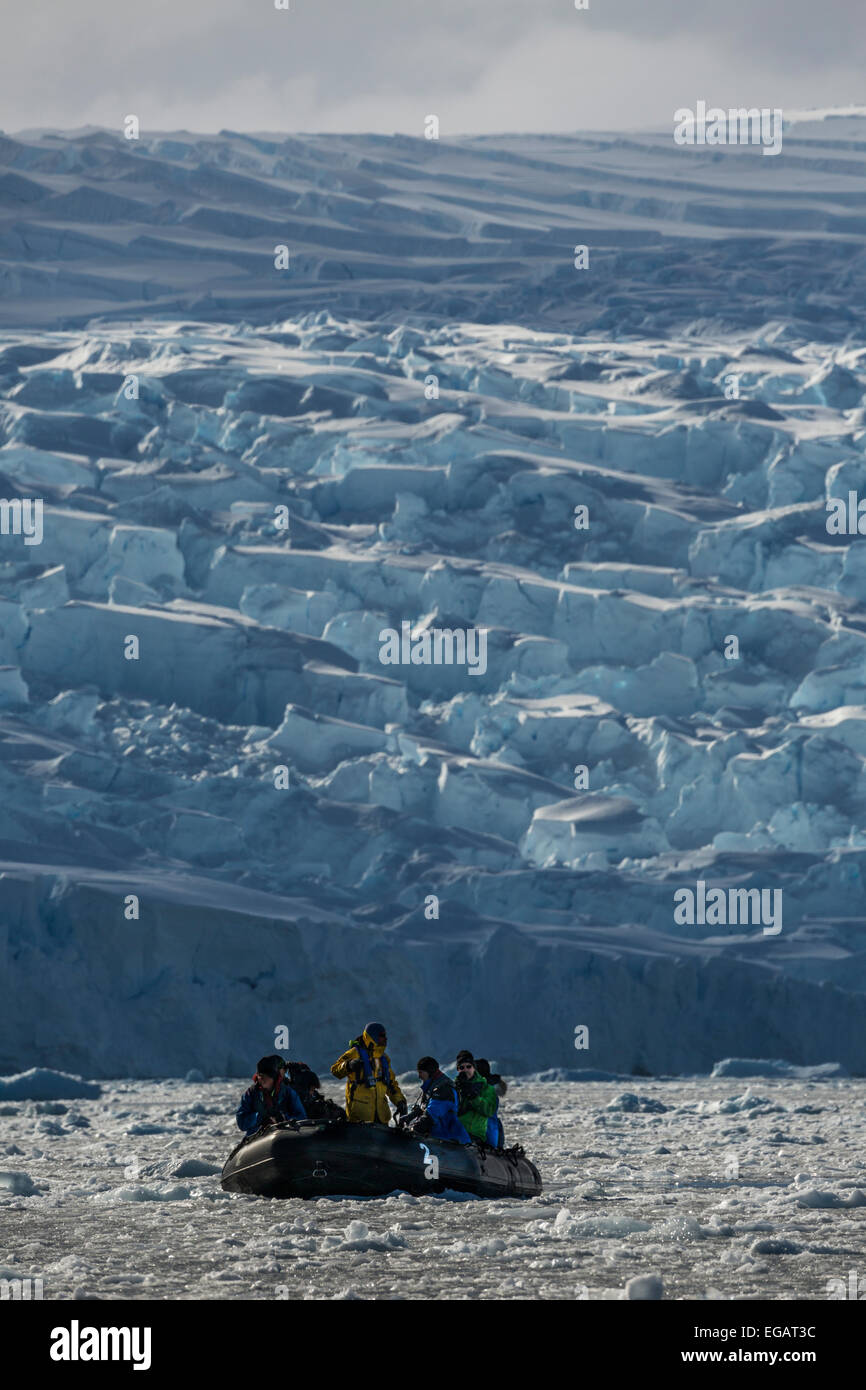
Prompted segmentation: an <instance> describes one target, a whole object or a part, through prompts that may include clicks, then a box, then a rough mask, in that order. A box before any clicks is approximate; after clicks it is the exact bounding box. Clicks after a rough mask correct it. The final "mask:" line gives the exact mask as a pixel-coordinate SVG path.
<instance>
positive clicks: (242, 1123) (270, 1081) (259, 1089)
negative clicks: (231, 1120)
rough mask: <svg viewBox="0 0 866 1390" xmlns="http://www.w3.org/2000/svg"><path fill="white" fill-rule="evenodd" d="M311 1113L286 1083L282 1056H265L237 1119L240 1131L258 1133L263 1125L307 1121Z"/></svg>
mask: <svg viewBox="0 0 866 1390" xmlns="http://www.w3.org/2000/svg"><path fill="white" fill-rule="evenodd" d="M306 1117H307V1112H306V1110H305V1109H304V1107H303V1105H302V1104H301V1101H300V1100H299V1098H298V1094H297V1092H296V1091H295V1090H293V1089H292V1087H291V1086H290V1085H289V1083H288V1081H287V1080H286V1064H285V1062H284V1061H283V1059H282V1057H277V1056H272V1057H263V1058H262V1060H261V1061H260V1062H259V1065H258V1067H257V1068H256V1074H255V1076H254V1077H253V1084H252V1086H250V1087H248V1088H247V1090H246V1091H244V1093H243V1095H242V1096H241V1103H240V1105H239V1106H238V1108H237V1114H236V1116H235V1118H236V1120H237V1122H238V1129H242V1130H243V1131H244V1133H245V1134H254V1133H255V1131H256V1130H257V1129H259V1128H260V1127H261V1126H262V1125H266V1124H270V1123H275V1124H278V1123H279V1122H280V1121H281V1120H304V1119H306Z"/></svg>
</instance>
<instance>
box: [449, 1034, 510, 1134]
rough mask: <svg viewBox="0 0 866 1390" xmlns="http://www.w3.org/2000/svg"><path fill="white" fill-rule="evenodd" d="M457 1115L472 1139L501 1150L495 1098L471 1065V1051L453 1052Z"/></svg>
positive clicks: (474, 1066) (492, 1091)
mask: <svg viewBox="0 0 866 1390" xmlns="http://www.w3.org/2000/svg"><path fill="white" fill-rule="evenodd" d="M456 1086H457V1096H458V1111H457V1113H458V1116H459V1118H460V1123H461V1124H462V1125H463V1128H464V1129H465V1130H467V1131H468V1133H469V1134H471V1136H472V1138H473V1139H477V1140H479V1141H480V1142H481V1143H482V1144H489V1145H490V1146H491V1148H494V1149H501V1148H502V1146H503V1143H504V1140H505V1133H504V1131H503V1128H502V1124H501V1122H500V1120H499V1119H498V1117H497V1114H496V1111H497V1110H498V1108H499V1097H498V1095H497V1094H496V1091H495V1090H494V1089H493V1087H492V1086H491V1084H490V1082H489V1081H486V1080H485V1079H484V1077H483V1076H482V1075H481V1073H480V1072H479V1071H478V1069H477V1068H476V1065H475V1058H474V1057H473V1056H472V1053H471V1052H469V1051H467V1050H465V1049H464V1051H462V1052H458V1053H457V1081H456Z"/></svg>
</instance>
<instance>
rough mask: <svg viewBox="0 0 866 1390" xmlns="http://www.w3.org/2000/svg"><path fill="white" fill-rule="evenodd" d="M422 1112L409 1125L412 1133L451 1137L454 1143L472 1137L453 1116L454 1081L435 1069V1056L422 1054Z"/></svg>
mask: <svg viewBox="0 0 866 1390" xmlns="http://www.w3.org/2000/svg"><path fill="white" fill-rule="evenodd" d="M418 1080H419V1081H420V1082H421V1094H422V1096H423V1100H422V1106H423V1114H422V1115H421V1116H420V1117H419V1118H418V1119H417V1120H416V1121H415V1123H414V1125H413V1126H412V1132H413V1133H414V1134H420V1135H429V1136H430V1138H431V1139H453V1140H455V1141H456V1143H458V1144H471V1143H472V1140H471V1139H470V1137H469V1135H468V1134H467V1133H466V1130H465V1129H464V1128H463V1126H462V1124H461V1123H460V1121H459V1120H458V1118H457V1090H456V1088H455V1086H454V1082H453V1081H452V1080H451V1079H450V1077H447V1076H446V1075H445V1073H444V1072H442V1071H440V1070H439V1063H438V1062H437V1061H436V1058H435V1057H422V1058H421V1060H420V1062H419V1063H418Z"/></svg>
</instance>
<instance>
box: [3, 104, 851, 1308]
mask: <svg viewBox="0 0 866 1390" xmlns="http://www.w3.org/2000/svg"><path fill="white" fill-rule="evenodd" d="M863 134H864V123H863V121H862V120H858V119H857V118H856V117H854V116H850V117H846V118H844V119H840V120H833V121H826V120H816V121H815V122H813V123H812V124H809V123H808V122H802V123H801V122H798V123H797V124H796V125H795V126H794V127H793V129H792V130H790V131H788V132H786V139H785V152H784V156H783V157H782V158H780V159H778V160H772V161H768V160H765V159H762V158H761V157H760V150H757V149H756V150H751V149H748V148H742V149H739V148H735V149H730V150H725V151H713V152H710V151H704V152H699V151H683V150H679V149H678V148H677V147H675V146H674V145H673V143H672V142H671V141H670V140H667V141H665V140H663V139H662V138H661V137H660V136H650V135H648V136H646V137H634V138H631V137H628V138H627V137H620V136H617V137H607V136H593V137H592V138H589V139H580V138H578V137H574V138H572V137H564V136H553V137H505V136H503V137H493V138H484V139H472V140H462V141H456V142H450V143H449V142H442V143H441V144H438V145H437V144H436V143H435V142H425V141H419V140H410V139H402V138H394V139H385V138H379V137H354V138H349V137H347V138H341V137H312V136H311V137H303V138H292V139H282V138H280V139H277V138H269V137H250V136H240V135H233V134H229V133H226V134H224V135H221V136H215V137H206V138H198V137H195V136H189V135H184V134H176V135H160V136H156V137H153V136H151V137H148V138H143V139H142V140H141V141H140V142H127V141H124V140H122V139H120V138H119V137H118V136H116V135H112V134H108V133H105V132H90V133H88V134H85V135H77V136H74V137H69V138H65V137H62V136H59V135H52V134H47V133H46V134H41V135H39V134H33V135H28V136H21V137H18V138H12V137H7V136H3V137H0V483H2V488H3V489H4V491H5V496H6V497H7V498H12V497H24V498H34V497H36V498H39V499H41V500H42V501H43V502H44V517H43V522H44V535H43V539H42V542H41V544H39V545H28V544H26V538H25V537H24V536H23V535H14V534H8V535H3V536H2V537H0V579H2V586H0V792H2V793H3V795H2V797H0V966H2V980H3V989H4V997H3V1000H2V1008H0V1072H19V1071H21V1070H22V1069H23V1068H25V1067H32V1066H34V1065H37V1066H51V1067H58V1066H60V1067H63V1068H69V1069H71V1070H73V1071H79V1072H81V1074H82V1075H83V1076H86V1077H93V1076H96V1077H99V1076H103V1077H105V1076H112V1075H116V1074H117V1072H118V1071H122V1072H123V1073H124V1074H126V1075H129V1076H135V1077H152V1076H159V1075H163V1076H165V1075H177V1074H181V1075H183V1074H186V1073H187V1071H188V1070H190V1069H196V1070H198V1071H199V1072H201V1073H202V1074H203V1075H207V1076H212V1075H214V1074H220V1075H248V1074H249V1072H250V1070H251V1068H252V1066H253V1065H254V1063H255V1059H256V1058H257V1057H258V1056H259V1055H261V1053H262V1052H265V1051H270V1050H272V1049H273V1046H274V1036H275V1030H276V1029H278V1028H279V1027H281V1026H286V1027H289V1028H290V1030H291V1038H292V1041H291V1044H290V1046H289V1048H287V1049H286V1050H288V1051H290V1052H292V1053H295V1054H296V1055H299V1056H302V1057H305V1058H306V1059H307V1060H309V1061H311V1062H313V1063H314V1064H315V1065H317V1066H318V1067H320V1068H321V1067H323V1066H326V1065H327V1063H328V1062H329V1061H330V1060H331V1059H332V1058H333V1057H334V1056H336V1055H337V1054H338V1053H339V1052H340V1051H341V1050H342V1049H343V1048H344V1047H345V1045H346V1042H347V1040H348V1038H349V1037H351V1036H352V1035H353V1034H354V1032H355V1031H356V1030H357V1029H358V1027H359V1026H361V1024H362V1023H363V1022H364V1021H365V1019H366V1018H367V1017H371V1016H380V1017H382V1018H384V1019H385V1021H386V1022H387V1023H388V1027H389V1034H390V1036H391V1038H392V1043H393V1049H392V1050H393V1052H394V1056H395V1065H396V1066H397V1067H398V1068H399V1069H403V1068H404V1067H406V1066H409V1065H410V1064H411V1063H412V1062H414V1060H415V1058H416V1057H417V1056H419V1055H421V1054H422V1053H423V1052H426V1051H429V1050H430V1049H431V1048H433V1049H434V1051H435V1052H436V1053H437V1054H438V1055H439V1056H440V1057H443V1058H451V1057H453V1056H454V1053H455V1052H456V1050H457V1049H458V1048H460V1047H464V1046H467V1045H468V1046H470V1047H473V1048H474V1049H476V1050H477V1051H479V1052H482V1051H483V1052H485V1053H487V1054H488V1055H492V1056H495V1057H496V1058H497V1059H498V1061H499V1063H500V1065H501V1066H502V1067H503V1069H505V1070H507V1071H511V1072H512V1073H513V1072H530V1071H544V1070H547V1071H551V1070H552V1073H553V1074H554V1075H568V1074H569V1073H570V1072H571V1071H579V1070H580V1069H581V1068H580V1067H575V1063H584V1064H585V1065H586V1067H587V1068H588V1069H589V1070H590V1071H594V1072H596V1073H602V1074H607V1075H610V1076H614V1077H616V1076H622V1077H623V1078H625V1082H624V1083H623V1082H619V1083H617V1090H616V1094H617V1095H622V1094H623V1093H624V1092H625V1091H626V1089H628V1090H629V1091H631V1092H634V1090H635V1085H636V1081H635V1077H640V1076H641V1075H643V1074H646V1073H647V1072H650V1073H660V1072H688V1073H693V1072H695V1071H699V1070H709V1068H710V1067H711V1066H712V1065H713V1063H714V1062H715V1061H717V1060H718V1059H719V1058H720V1057H725V1056H728V1057H733V1056H736V1055H741V1054H746V1055H751V1056H752V1057H756V1058H760V1057H770V1058H773V1057H777V1058H781V1059H782V1060H783V1061H784V1062H785V1063H786V1064H789V1065H790V1066H792V1067H803V1066H818V1065H821V1064H823V1063H825V1062H826V1061H827V1059H828V1058H832V1059H838V1061H839V1063H840V1064H841V1066H842V1067H843V1068H845V1069H846V1070H847V1071H849V1072H852V1073H855V1074H857V1073H859V1074H861V1075H862V1074H864V1073H866V1026H864V1025H866V950H864V937H863V932H864V912H863V901H864V897H863V890H864V868H866V832H864V816H863V811H864V803H866V797H864V791H866V771H864V759H866V625H864V621H863V613H862V604H863V598H864V586H866V550H864V549H863V538H862V537H861V536H858V535H854V536H830V535H828V533H827V531H826V525H825V520H826V508H825V501H826V499H827V498H828V497H834V496H840V495H841V496H843V497H845V496H847V493H848V491H849V490H851V489H855V490H856V489H857V488H860V489H864V490H866V471H864V445H866V414H864V411H866V406H864V386H866V360H864V357H866V345H864V344H863V341H862V330H861V325H862V317H863V311H864V307H866V295H864V276H863V267H864V265H866V260H864V256H863V251H864V246H866V224H864V221H863V218H862V215H861V202H862V141H863ZM769 164H772V166H773V167H772V169H768V168H767V166H768V165H769ZM284 239H285V240H286V242H287V243H289V244H290V248H291V251H292V262H291V269H290V271H289V272H287V273H286V275H285V276H283V277H282V278H281V276H280V273H279V272H277V271H275V269H274V263H273V252H274V246H275V244H277V243H282V242H283V240H284ZM584 242H585V243H587V244H589V245H590V247H591V250H592V257H593V259H592V260H591V267H592V268H591V270H590V271H589V272H585V273H584V272H579V271H576V270H575V268H574V264H573V248H574V245H575V244H576V243H584ZM731 374H734V375H736V376H737V377H738V381H739V396H738V397H737V398H735V399H728V398H727V397H726V395H725V391H726V386H727V384H728V382H729V379H730V377H731ZM434 377H435V379H436V382H437V383H438V390H439V394H438V397H436V396H435V395H434V396H432V397H430V398H428V396H429V389H428V391H425V384H426V386H427V387H428V388H429V386H430V381H431V379H432V378H434ZM132 378H135V380H136V381H137V385H138V395H137V397H136V396H135V394H134V392H132V394H130V390H131V387H132V384H133V382H132ZM280 507H286V508H288V513H289V525H288V526H287V527H286V528H282V527H281V526H280V525H279V524H278V517H279V514H278V510H277V509H278V508H280ZM579 507H586V508H588V510H589V527H588V529H584V530H582V529H576V527H575V524H574V522H575V518H576V513H575V509H576V508H579ZM404 621H406V622H410V623H411V624H413V625H414V628H415V631H416V632H417V633H419V634H420V633H421V632H422V631H426V630H428V629H431V628H442V627H448V628H451V629H454V628H463V627H473V628H483V629H484V630H485V631H486V633H487V639H488V643H487V661H486V669H485V670H484V672H483V673H480V672H479V673H477V674H470V673H469V672H468V671H467V669H466V668H460V667H455V666H453V665H439V666H436V665H423V664H418V665H409V666H394V665H383V664H382V663H381V661H380V660H379V633H380V632H381V631H382V630H383V629H384V628H386V627H387V628H394V629H395V630H397V631H400V629H401V624H402V622H404ZM730 634H734V635H736V636H737V637H738V639H739V644H740V656H739V659H737V660H727V659H726V657H725V655H724V651H725V644H726V641H727V639H728V637H729V635H730ZM130 635H132V636H134V637H136V638H137V639H138V643H139V653H138V657H137V659H127V658H126V655H125V649H126V647H127V644H128V640H129V637H130ZM580 766H585V767H586V768H587V770H588V777H589V783H588V787H587V788H586V789H584V788H582V787H579V786H578V787H576V786H575V768H576V767H580ZM278 767H285V768H286V769H287V770H288V786H286V787H278V786H277V785H275V769H277V768H278ZM698 881H706V882H707V883H709V884H711V885H715V886H721V887H724V888H726V889H732V888H743V889H751V888H758V889H766V890H772V891H774V892H775V891H777V890H780V889H781V890H782V892H783V897H784V928H783V930H782V932H781V933H780V934H779V935H776V936H767V935H765V934H764V933H763V931H762V929H761V926H760V925H756V924H752V925H746V926H736V925H734V926H711V925H704V926H700V925H694V926H689V925H680V924H678V923H676V922H675V921H674V917H673V906H674V903H673V894H674V892H675V890H676V889H678V888H682V887H691V888H694V887H695V884H696V883H697V882H698ZM434 897H435V899H437V900H438V913H439V915H438V917H436V916H435V915H434V912H435V909H434V908H433V907H432V906H431V904H432V902H433V898H434ZM133 898H134V899H136V900H137V907H136V906H135V903H134V902H133ZM131 904H132V906H131ZM136 911H137V913H138V915H137V916H136V915H135V912H136ZM581 1025H583V1026H585V1027H586V1028H588V1030H589V1048H588V1050H580V1051H577V1052H576V1050H575V1045H574V1044H575V1037H576V1032H575V1030H576V1029H577V1028H578V1027H580V1026H581ZM800 1075H801V1074H799V1073H794V1074H793V1075H792V1080H794V1079H800ZM624 1113H631V1112H624ZM640 1118H641V1119H643V1120H647V1121H648V1120H650V1119H651V1118H653V1117H651V1116H649V1115H643V1114H642V1113H640ZM659 1118H660V1119H664V1116H660V1117H659ZM44 1123H46V1124H50V1123H55V1122H53V1121H50V1120H48V1119H46V1120H45V1121H44ZM149 1190H155V1189H149ZM649 1272H650V1273H652V1272H653V1271H649ZM665 1287H667V1285H665Z"/></svg>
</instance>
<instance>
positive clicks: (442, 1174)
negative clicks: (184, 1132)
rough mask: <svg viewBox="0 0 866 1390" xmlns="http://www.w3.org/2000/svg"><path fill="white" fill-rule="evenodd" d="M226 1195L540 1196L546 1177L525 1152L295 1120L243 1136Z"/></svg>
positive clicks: (227, 1171) (226, 1178)
mask: <svg viewBox="0 0 866 1390" xmlns="http://www.w3.org/2000/svg"><path fill="white" fill-rule="evenodd" d="M221 1182H222V1186H223V1188H224V1189H225V1190H226V1191H227V1192H247V1193H253V1194H255V1195H256V1196H259V1197H327V1196H346V1197H383V1196H385V1195H386V1194H387V1193H389V1192H394V1191H401V1192H411V1193H413V1194H414V1195H415V1196H418V1197H423V1196H425V1195H428V1194H429V1193H431V1192H434V1193H435V1192H444V1191H446V1189H447V1190H451V1191H454V1192H472V1193H475V1195H476V1196H478V1197H493V1198H496V1197H537V1196H538V1194H539V1193H540V1191H541V1175H540V1173H539V1171H538V1169H537V1168H536V1167H535V1164H534V1163H531V1162H530V1161H529V1159H528V1158H526V1156H525V1155H524V1154H523V1151H522V1150H521V1149H510V1150H509V1149H506V1150H503V1151H501V1152H497V1151H495V1150H493V1149H488V1148H479V1147H478V1146H477V1145H475V1144H454V1143H451V1142H449V1141H446V1140H442V1139H430V1138H425V1139H419V1138H418V1136H417V1135H414V1134H410V1133H407V1132H406V1131H404V1130H399V1129H392V1128H387V1127H386V1126H384V1125H350V1124H346V1123H345V1122H341V1121H335V1120H320V1121H316V1120H306V1121H299V1122H292V1121H289V1122H288V1123H286V1124H281V1125H272V1126H270V1127H269V1128H268V1129H266V1130H260V1131H259V1132H258V1133H256V1134H253V1135H251V1136H248V1137H247V1138H246V1139H243V1140H242V1141H241V1143H240V1144H239V1145H238V1146H237V1148H236V1149H234V1150H233V1152H232V1153H231V1154H230V1155H229V1157H228V1159H227V1161H226V1164H225V1167H224V1168H223V1171H222V1179H221Z"/></svg>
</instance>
